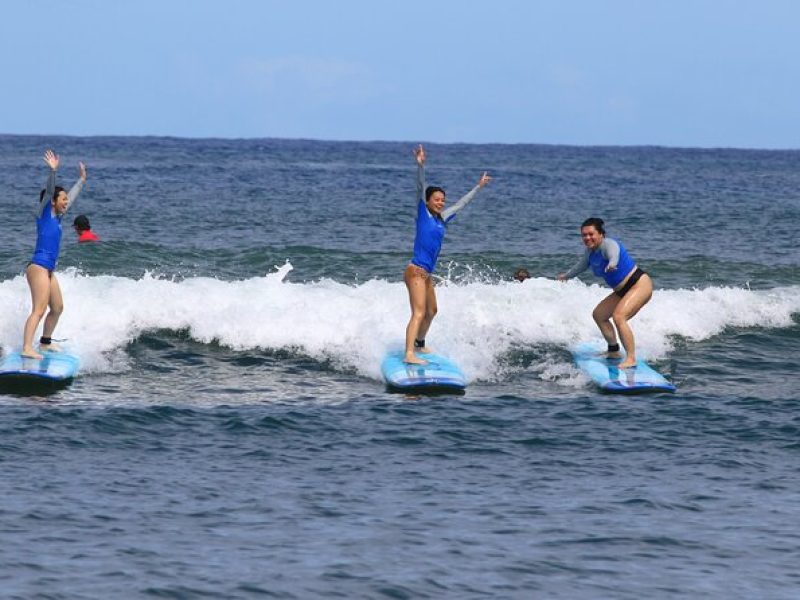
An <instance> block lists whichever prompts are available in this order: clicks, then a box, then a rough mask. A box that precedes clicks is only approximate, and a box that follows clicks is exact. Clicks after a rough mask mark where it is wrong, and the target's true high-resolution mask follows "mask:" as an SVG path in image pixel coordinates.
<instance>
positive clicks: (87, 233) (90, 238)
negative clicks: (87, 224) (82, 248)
mask: <svg viewBox="0 0 800 600" xmlns="http://www.w3.org/2000/svg"><path fill="white" fill-rule="evenodd" d="M99 241H100V238H99V237H97V234H96V233H95V232H94V231H92V230H91V229H84V230H83V231H81V232H80V233H79V234H78V243H79V244H82V243H83V242H99Z"/></svg>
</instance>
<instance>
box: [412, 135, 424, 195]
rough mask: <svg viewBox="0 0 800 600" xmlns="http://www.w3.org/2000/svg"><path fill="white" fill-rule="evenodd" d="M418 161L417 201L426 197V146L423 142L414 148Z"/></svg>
mask: <svg viewBox="0 0 800 600" xmlns="http://www.w3.org/2000/svg"><path fill="white" fill-rule="evenodd" d="M414 158H415V159H416V161H417V201H420V200H424V199H425V148H423V147H422V144H420V145H419V146H417V147H416V148H414Z"/></svg>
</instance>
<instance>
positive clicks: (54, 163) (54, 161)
mask: <svg viewBox="0 0 800 600" xmlns="http://www.w3.org/2000/svg"><path fill="white" fill-rule="evenodd" d="M44 162H46V163H47V166H48V167H50V168H51V169H52V170H53V171H55V170H56V169H58V163H59V158H58V154H56V153H55V152H53V151H52V150H45V151H44Z"/></svg>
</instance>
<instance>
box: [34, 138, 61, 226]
mask: <svg viewBox="0 0 800 600" xmlns="http://www.w3.org/2000/svg"><path fill="white" fill-rule="evenodd" d="M44 162H45V163H46V164H47V166H48V167H50V173H48V175H47V182H46V183H45V185H44V194H43V195H42V197H41V198H39V205H38V206H37V207H36V216H37V217H40V216H42V211H44V208H45V206H47V205H48V204H50V201H51V200H52V199H53V194H55V192H56V171H57V170H58V163H59V158H58V155H57V154H56V153H55V152H53V151H52V150H45V152H44Z"/></svg>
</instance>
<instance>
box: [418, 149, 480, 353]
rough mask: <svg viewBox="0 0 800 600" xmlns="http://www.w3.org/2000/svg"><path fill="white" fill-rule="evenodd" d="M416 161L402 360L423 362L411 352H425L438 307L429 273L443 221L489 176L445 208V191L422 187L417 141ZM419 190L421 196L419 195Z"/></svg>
mask: <svg viewBox="0 0 800 600" xmlns="http://www.w3.org/2000/svg"><path fill="white" fill-rule="evenodd" d="M414 156H415V158H416V161H417V198H418V202H417V232H416V237H415V238H414V257H413V258H412V259H411V262H410V263H409V264H408V266H407V267H406V270H405V272H404V274H403V281H405V284H406V288H408V298H409V301H410V303H411V319H410V320H409V322H408V326H407V327H406V349H405V357H404V358H403V360H404V361H405V362H407V363H412V364H420V365H424V364H427V361H426V360H425V359H424V358H420V357H419V356H417V355H416V354H415V352H420V353H423V354H424V353H426V352H428V351H429V350H428V348H426V347H425V335H426V334H427V333H428V328H429V327H430V326H431V321H433V317H434V316H436V312H437V310H438V307H437V304H436V292H435V290H434V287H433V279H432V273H433V270H434V269H435V268H436V260H437V259H438V258H439V250H441V248H442V240H443V239H444V233H445V230H446V228H447V224H448V223H449V222H450V221H451V220H452V219H453V217H455V215H456V213H457V212H458V211H460V210H461V209H462V208H464V207H465V206H466V205H467V204H469V202H470V201H471V200H472V199H473V198H474V197H475V194H477V193H478V190H479V189H481V188H482V187H484V186H485V185H486V184H487V183H489V181H490V180H491V177H489V175H488V173H484V174H483V175H481V178H480V180H479V181H478V184H477V185H476V186H475V187H474V188H472V189H471V190H470V191H469V192H468V193H467V194H466V195H465V196H464V197H463V198H461V199H460V200H459V201H458V202H456V203H455V204H454V205H453V206H451V207H450V208H447V209H445V208H444V205H445V192H444V190H443V189H442V188H440V187H436V186H430V187H428V188H426V187H425V158H426V157H425V149H424V148H423V147H422V144H420V145H419V146H418V147H417V148H416V149H415V150H414ZM423 191H424V192H425V196H424V198H423V195H422V194H423Z"/></svg>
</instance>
